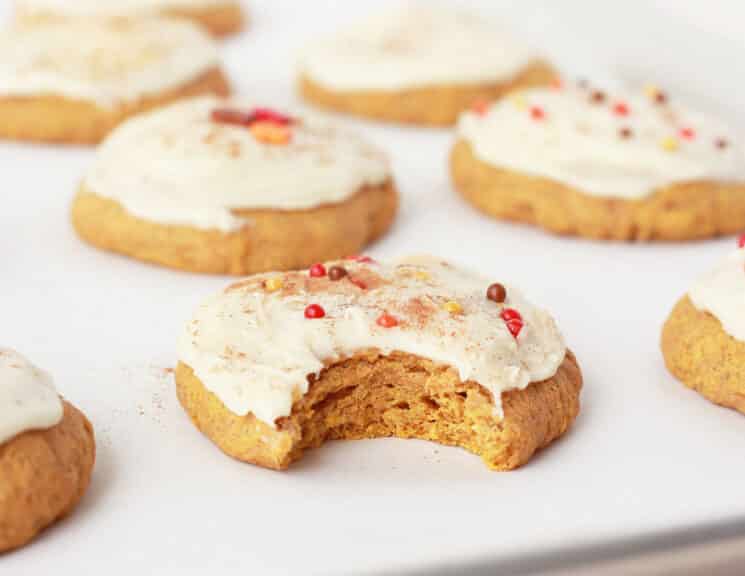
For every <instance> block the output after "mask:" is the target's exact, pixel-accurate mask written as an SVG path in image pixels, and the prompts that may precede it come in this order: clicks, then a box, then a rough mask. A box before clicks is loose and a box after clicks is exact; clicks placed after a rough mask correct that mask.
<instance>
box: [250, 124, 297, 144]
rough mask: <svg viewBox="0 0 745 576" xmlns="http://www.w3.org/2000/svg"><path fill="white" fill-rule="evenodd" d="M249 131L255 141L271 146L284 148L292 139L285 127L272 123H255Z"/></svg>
mask: <svg viewBox="0 0 745 576" xmlns="http://www.w3.org/2000/svg"><path fill="white" fill-rule="evenodd" d="M249 129H250V130H251V134H253V137H254V138H256V140H258V141H259V142H262V143H263V144H271V145H273V146H284V145H286V144H288V143H289V142H290V138H291V137H292V133H291V132H290V130H289V129H288V128H287V127H285V126H282V125H280V124H274V123H273V122H255V123H253V124H251V127H250V128H249Z"/></svg>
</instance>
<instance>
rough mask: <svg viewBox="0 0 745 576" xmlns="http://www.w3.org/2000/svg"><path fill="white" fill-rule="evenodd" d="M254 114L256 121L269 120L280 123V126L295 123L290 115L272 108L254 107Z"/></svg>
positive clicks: (272, 122) (271, 122)
mask: <svg viewBox="0 0 745 576" xmlns="http://www.w3.org/2000/svg"><path fill="white" fill-rule="evenodd" d="M252 115H253V118H254V122H269V123H270V124H279V125H280V126H287V125H288V124H292V123H293V119H292V118H291V117H290V116H288V115H286V114H282V113H281V112H277V111H276V110H272V109H271V108H254V109H253V111H252Z"/></svg>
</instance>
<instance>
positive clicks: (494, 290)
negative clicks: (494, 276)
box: [486, 282, 507, 304]
mask: <svg viewBox="0 0 745 576" xmlns="http://www.w3.org/2000/svg"><path fill="white" fill-rule="evenodd" d="M486 297H487V299H489V300H491V301H493V302H496V303H497V304H501V303H502V302H504V300H505V298H507V290H506V289H505V287H504V286H502V285H501V284H500V283H499V282H495V283H494V284H492V285H491V286H489V288H487V290H486Z"/></svg>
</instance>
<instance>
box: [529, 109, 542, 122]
mask: <svg viewBox="0 0 745 576" xmlns="http://www.w3.org/2000/svg"><path fill="white" fill-rule="evenodd" d="M530 117H531V118H532V119H533V120H543V119H544V118H545V117H546V113H545V112H544V111H543V108H541V107H539V106H531V107H530Z"/></svg>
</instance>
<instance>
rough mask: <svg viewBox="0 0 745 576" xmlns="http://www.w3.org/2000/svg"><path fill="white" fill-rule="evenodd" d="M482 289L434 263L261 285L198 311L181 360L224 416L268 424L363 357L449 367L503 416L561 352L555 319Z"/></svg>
mask: <svg viewBox="0 0 745 576" xmlns="http://www.w3.org/2000/svg"><path fill="white" fill-rule="evenodd" d="M339 267H343V269H344V271H345V272H346V274H343V275H340V274H339V273H336V272H338V270H337V268H339ZM311 274H313V275H315V276H312V275H311ZM488 287H489V282H488V281H486V280H485V279H483V278H480V277H479V276H478V275H475V274H472V273H470V272H467V271H464V270H461V269H458V268H456V267H454V266H452V265H450V264H448V263H446V262H443V261H441V260H437V259H435V258H432V257H414V258H406V259H402V260H398V261H396V262H393V263H391V264H384V263H377V262H367V261H365V259H362V261H359V260H345V261H339V262H331V263H328V264H326V265H325V266H323V267H320V268H319V267H318V266H316V267H313V269H312V271H311V272H309V271H308V270H304V271H297V272H289V273H280V272H277V273H269V274H260V275H256V276H252V277H250V278H248V279H246V280H244V281H242V282H239V283H238V284H234V285H233V286H230V287H229V288H227V289H226V290H225V291H223V292H221V293H219V294H217V295H215V296H213V297H212V298H210V299H208V300H207V301H206V302H204V303H203V304H202V305H201V306H199V308H198V309H197V310H196V313H195V314H194V317H193V319H192V320H191V321H190V322H189V323H188V325H187V328H186V330H185V331H184V333H183V335H182V337H181V339H180V341H179V359H180V361H181V362H183V363H184V364H186V365H187V366H189V367H190V368H191V369H192V370H193V371H194V373H195V374H196V376H197V377H198V378H199V379H200V380H201V382H202V383H203V385H204V386H205V387H206V388H207V389H208V390H210V391H211V392H213V393H214V394H215V395H217V397H218V398H220V400H221V401H222V402H223V403H224V404H225V406H226V407H227V408H228V409H229V410H231V411H232V412H234V413H235V414H238V415H246V414H248V413H249V412H250V413H253V414H254V415H255V416H256V417H257V418H259V419H261V420H263V421H264V422H266V423H268V424H270V425H274V424H275V421H276V419H277V418H280V417H282V416H288V415H289V414H290V413H291V410H292V404H293V401H294V400H296V399H297V397H298V396H300V395H303V394H305V393H306V392H307V391H308V386H309V376H318V375H319V374H320V372H321V371H322V370H323V369H324V367H327V366H329V365H330V364H333V363H334V362H336V361H339V360H342V359H344V358H347V357H351V356H353V355H354V354H356V353H358V352H360V351H364V350H370V349H374V350H379V351H380V352H381V353H382V354H386V355H387V354H390V353H392V352H394V351H400V352H405V353H409V354H414V355H418V356H421V357H424V358H427V359H430V360H432V361H435V362H438V363H442V364H445V365H447V366H450V367H452V368H453V369H455V370H456V371H457V373H458V374H459V376H460V378H461V380H462V381H469V380H472V381H476V382H478V383H479V384H480V385H481V386H483V387H484V388H485V389H487V390H488V391H490V392H491V393H492V395H493V398H494V404H495V412H496V413H497V414H500V415H501V394H502V392H504V391H505V390H511V389H523V388H525V387H527V386H528V385H529V384H530V383H531V382H537V381H542V380H545V379H547V378H550V377H552V376H553V375H554V374H555V373H556V370H557V369H558V367H559V365H560V364H561V363H562V361H563V360H564V357H565V354H566V347H565V345H564V341H563V338H562V336H561V334H560V333H559V330H558V329H557V327H556V325H555V323H554V321H553V319H552V318H551V317H550V316H549V315H548V314H547V313H546V312H544V311H543V310H540V309H539V308H536V307H535V306H533V305H532V304H530V303H529V302H528V301H527V300H526V299H525V298H524V297H523V296H522V294H520V292H519V291H518V290H516V289H514V288H512V287H510V286H507V287H506V289H505V292H506V297H505V299H504V302H497V301H495V300H492V299H490V298H491V297H487V295H486V292H487V288H488ZM515 317H517V318H519V322H518V323H517V324H515V323H514V322H516V320H514V318H515Z"/></svg>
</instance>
